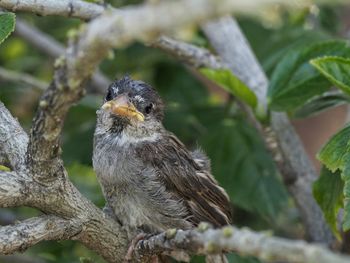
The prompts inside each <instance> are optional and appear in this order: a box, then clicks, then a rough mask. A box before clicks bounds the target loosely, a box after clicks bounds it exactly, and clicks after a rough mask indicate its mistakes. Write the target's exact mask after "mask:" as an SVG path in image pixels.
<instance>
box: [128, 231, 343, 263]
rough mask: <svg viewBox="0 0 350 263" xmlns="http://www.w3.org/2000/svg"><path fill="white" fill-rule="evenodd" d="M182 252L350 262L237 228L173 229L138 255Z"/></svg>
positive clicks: (298, 262) (325, 251)
mask: <svg viewBox="0 0 350 263" xmlns="http://www.w3.org/2000/svg"><path fill="white" fill-rule="evenodd" d="M179 250H181V251H185V252H188V253H190V254H200V255H208V254H219V253H222V252H236V253H238V254H240V255H247V256H254V257H257V258H258V259H261V260H263V261H265V262H277V261H280V262H294V263H305V262H317V263H330V262H332V263H347V262H350V257H349V256H342V255H339V254H336V253H333V252H331V251H330V250H328V249H327V248H325V247H322V246H319V245H312V244H308V243H306V242H304V241H301V240H288V239H284V238H278V237H272V236H270V235H268V234H266V233H257V232H253V231H251V230H248V229H238V228H236V227H224V228H223V229H208V230H206V231H204V232H203V231H198V230H187V231H183V230H177V231H176V230H175V229H171V230H168V231H167V232H165V233H162V234H159V235H156V236H153V237H151V238H149V239H148V240H143V241H140V242H138V244H137V246H136V249H135V251H134V254H135V257H136V258H137V259H142V258H144V257H148V256H151V255H155V254H161V253H162V252H164V251H179Z"/></svg>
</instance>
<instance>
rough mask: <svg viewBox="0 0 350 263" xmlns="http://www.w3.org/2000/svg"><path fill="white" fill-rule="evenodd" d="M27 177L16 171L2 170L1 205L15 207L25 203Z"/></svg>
mask: <svg viewBox="0 0 350 263" xmlns="http://www.w3.org/2000/svg"><path fill="white" fill-rule="evenodd" d="M26 179H27V178H25V177H24V176H22V175H20V174H18V173H15V172H5V171H0V207H15V206H19V205H23V204H24V203H25V201H26V200H25V196H26V186H25V181H26Z"/></svg>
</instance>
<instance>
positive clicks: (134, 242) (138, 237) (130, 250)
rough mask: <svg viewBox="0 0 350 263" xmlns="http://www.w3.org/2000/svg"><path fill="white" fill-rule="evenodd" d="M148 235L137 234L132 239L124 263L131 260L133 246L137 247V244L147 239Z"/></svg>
mask: <svg viewBox="0 0 350 263" xmlns="http://www.w3.org/2000/svg"><path fill="white" fill-rule="evenodd" d="M148 236H149V235H147V234H145V233H140V234H138V235H137V236H136V237H134V238H133V239H132V240H131V243H130V246H129V248H128V252H127V253H126V255H125V262H129V261H131V260H132V254H133V253H134V250H135V246H136V245H137V243H138V242H139V241H140V240H142V239H145V238H146V237H148Z"/></svg>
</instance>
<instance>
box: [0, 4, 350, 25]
mask: <svg viewBox="0 0 350 263" xmlns="http://www.w3.org/2000/svg"><path fill="white" fill-rule="evenodd" d="M222 2H223V6H224V5H226V3H228V4H229V5H228V7H229V8H228V9H227V12H226V14H228V13H230V12H231V11H234V12H236V13H244V14H257V13H259V12H260V11H261V9H262V8H267V7H271V6H273V5H284V6H286V7H289V8H299V9H302V8H305V7H310V5H312V4H313V3H314V2H316V3H318V4H322V3H333V4H342V3H347V0H318V1H284V0H244V1H242V0H241V1H231V3H229V2H228V1H222ZM0 7H2V8H5V9H7V10H9V11H13V12H18V11H25V12H32V13H35V14H38V15H41V16H48V15H59V16H65V17H74V18H80V19H83V20H90V19H92V18H96V17H97V16H99V15H101V13H103V12H104V10H105V8H104V6H101V5H97V4H93V3H87V2H84V1H81V0H60V1H56V0H1V1H0ZM214 7H215V6H214Z"/></svg>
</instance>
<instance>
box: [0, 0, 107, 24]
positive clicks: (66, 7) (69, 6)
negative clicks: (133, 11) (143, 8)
mask: <svg viewBox="0 0 350 263" xmlns="http://www.w3.org/2000/svg"><path fill="white" fill-rule="evenodd" d="M0 6H1V7H2V8H5V9H7V10H9V11H12V12H18V11H26V12H28V11H29V12H32V13H35V14H38V15H41V16H48V15H60V16H67V17H75V18H81V19H83V20H89V19H91V18H94V17H96V16H98V15H100V14H101V13H102V12H103V10H104V7H103V6H98V5H96V4H90V3H88V2H84V1H80V0H74V1H71V0H60V1H56V0H21V1H17V0H15V1H14V0H1V1H0ZM98 7H99V8H98Z"/></svg>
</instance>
